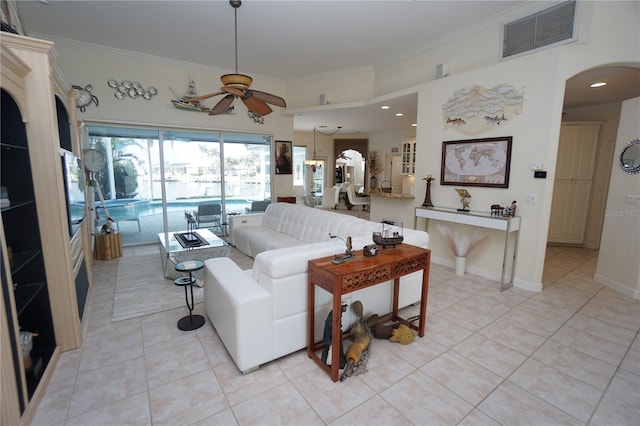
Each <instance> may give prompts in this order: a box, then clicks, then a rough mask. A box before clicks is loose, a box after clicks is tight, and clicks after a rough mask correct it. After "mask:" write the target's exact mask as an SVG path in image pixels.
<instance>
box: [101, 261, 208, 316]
mask: <svg viewBox="0 0 640 426" xmlns="http://www.w3.org/2000/svg"><path fill="white" fill-rule="evenodd" d="M189 297H190V296H189ZM193 298H194V301H195V303H196V304H198V303H201V302H203V301H204V290H203V289H202V288H200V287H194V288H193ZM180 307H186V301H185V298H184V287H178V286H176V285H175V284H174V283H173V280H170V279H166V278H165V277H164V275H163V273H162V263H161V261H160V253H158V254H153V255H152V254H148V255H142V256H133V257H122V258H120V259H118V275H117V280H116V291H115V295H114V297H113V314H112V318H111V319H112V321H113V322H116V321H122V320H126V319H130V318H137V317H141V316H144V315H149V314H154V313H158V312H164V311H168V310H171V309H176V308H180Z"/></svg>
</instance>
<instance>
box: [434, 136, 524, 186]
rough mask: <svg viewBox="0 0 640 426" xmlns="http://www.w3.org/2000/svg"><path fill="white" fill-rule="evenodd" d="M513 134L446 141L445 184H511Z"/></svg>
mask: <svg viewBox="0 0 640 426" xmlns="http://www.w3.org/2000/svg"><path fill="white" fill-rule="evenodd" d="M512 140H513V137H512V136H505V137H499V138H487V139H468V140H460V141H445V142H442V166H441V171H440V184H441V185H456V186H486V187H492V188H508V187H509V169H510V166H511V142H512Z"/></svg>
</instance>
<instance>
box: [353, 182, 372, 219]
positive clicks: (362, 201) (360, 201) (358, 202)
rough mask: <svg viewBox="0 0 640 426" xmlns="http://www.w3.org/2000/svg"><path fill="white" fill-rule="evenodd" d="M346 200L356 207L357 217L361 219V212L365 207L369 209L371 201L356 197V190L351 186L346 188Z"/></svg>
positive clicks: (366, 198)
mask: <svg viewBox="0 0 640 426" xmlns="http://www.w3.org/2000/svg"><path fill="white" fill-rule="evenodd" d="M347 198H349V202H350V203H351V204H352V205H354V206H356V207H358V217H361V215H362V211H363V210H364V209H365V206H366V207H369V204H370V203H371V199H370V198H369V197H358V196H356V189H355V187H354V186H353V185H349V186H348V187H347Z"/></svg>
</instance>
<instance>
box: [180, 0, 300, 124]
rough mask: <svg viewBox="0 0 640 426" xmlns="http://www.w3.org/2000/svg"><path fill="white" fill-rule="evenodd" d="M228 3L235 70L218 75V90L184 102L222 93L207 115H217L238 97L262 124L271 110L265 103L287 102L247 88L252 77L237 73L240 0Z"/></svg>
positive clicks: (284, 103) (255, 120)
mask: <svg viewBox="0 0 640 426" xmlns="http://www.w3.org/2000/svg"><path fill="white" fill-rule="evenodd" d="M229 4H230V5H231V7H233V18H234V25H233V29H234V41H235V65H236V67H235V72H234V73H229V74H224V75H222V76H221V77H220V80H221V81H222V87H221V88H220V91H219V92H214V93H209V94H207V95H203V96H196V97H194V98H189V99H185V102H196V101H201V100H203V99H208V98H211V97H214V96H219V95H224V97H223V98H222V99H221V100H220V101H218V103H217V104H216V105H214V106H213V108H211V110H210V111H209V115H219V114H223V113H225V112H226V111H228V109H229V108H230V107H231V104H232V103H233V101H234V100H235V99H236V98H239V99H240V100H241V101H242V102H243V103H244V104H245V106H246V107H247V110H248V115H249V117H250V118H251V119H252V120H253V121H254V122H255V123H257V124H264V118H263V117H264V116H265V115H267V114H270V113H271V112H272V111H273V110H272V109H271V107H270V106H269V105H267V104H271V105H275V106H278V107H282V108H286V107H287V102H286V101H285V100H284V99H283V98H281V97H280V96H276V95H272V94H271V93H267V92H261V91H259V90H253V89H249V86H251V83H253V78H251V77H249V76H248V75H246V74H240V73H238V8H239V7H240V5H241V4H242V2H241V1H240V0H230V1H229Z"/></svg>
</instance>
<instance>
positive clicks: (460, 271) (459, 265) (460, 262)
mask: <svg viewBox="0 0 640 426" xmlns="http://www.w3.org/2000/svg"><path fill="white" fill-rule="evenodd" d="M455 262H456V263H455V271H456V275H464V270H465V267H466V265H467V258H466V257H459V256H456V257H455Z"/></svg>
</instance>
